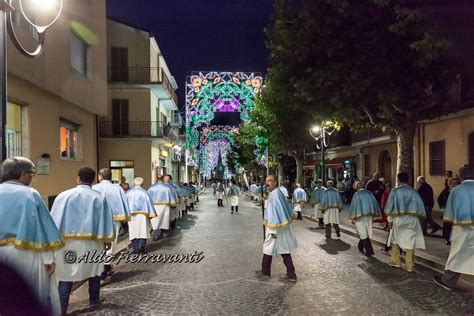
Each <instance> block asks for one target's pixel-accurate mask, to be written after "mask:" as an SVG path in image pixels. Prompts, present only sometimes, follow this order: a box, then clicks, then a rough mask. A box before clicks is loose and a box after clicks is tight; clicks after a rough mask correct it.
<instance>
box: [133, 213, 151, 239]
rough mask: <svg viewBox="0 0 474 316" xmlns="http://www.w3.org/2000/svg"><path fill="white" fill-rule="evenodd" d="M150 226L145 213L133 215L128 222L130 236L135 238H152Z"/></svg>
mask: <svg viewBox="0 0 474 316" xmlns="http://www.w3.org/2000/svg"><path fill="white" fill-rule="evenodd" d="M149 231H150V227H149V225H148V216H147V215H145V214H136V215H132V220H131V221H130V222H128V237H129V239H130V240H134V239H148V238H150V234H149Z"/></svg>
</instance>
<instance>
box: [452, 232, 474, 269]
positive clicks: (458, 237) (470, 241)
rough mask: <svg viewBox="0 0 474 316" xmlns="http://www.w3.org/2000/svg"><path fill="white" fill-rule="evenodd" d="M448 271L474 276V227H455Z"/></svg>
mask: <svg viewBox="0 0 474 316" xmlns="http://www.w3.org/2000/svg"><path fill="white" fill-rule="evenodd" d="M445 269H446V270H449V271H453V272H458V273H463V274H470V275H474V227H473V226H462V225H454V226H453V233H452V235H451V250H450V251H449V257H448V261H447V262H446V268H445Z"/></svg>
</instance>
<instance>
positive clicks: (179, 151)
mask: <svg viewBox="0 0 474 316" xmlns="http://www.w3.org/2000/svg"><path fill="white" fill-rule="evenodd" d="M173 149H174V152H175V153H176V154H177V155H178V182H179V181H180V174H181V152H182V150H183V147H181V146H180V145H174V146H173Z"/></svg>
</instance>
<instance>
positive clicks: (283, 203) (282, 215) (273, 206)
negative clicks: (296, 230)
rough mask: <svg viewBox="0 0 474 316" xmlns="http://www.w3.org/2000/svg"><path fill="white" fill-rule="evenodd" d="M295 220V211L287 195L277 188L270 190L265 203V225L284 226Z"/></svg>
mask: <svg viewBox="0 0 474 316" xmlns="http://www.w3.org/2000/svg"><path fill="white" fill-rule="evenodd" d="M292 221H293V213H292V211H291V208H290V205H289V204H288V202H287V200H286V198H285V195H284V194H283V192H281V190H280V189H278V188H276V189H275V190H273V191H272V192H270V196H269V197H268V200H267V202H266V203H265V213H264V219H263V225H265V226H266V227H269V228H282V227H285V226H287V225H289V224H290V223H291V222H292Z"/></svg>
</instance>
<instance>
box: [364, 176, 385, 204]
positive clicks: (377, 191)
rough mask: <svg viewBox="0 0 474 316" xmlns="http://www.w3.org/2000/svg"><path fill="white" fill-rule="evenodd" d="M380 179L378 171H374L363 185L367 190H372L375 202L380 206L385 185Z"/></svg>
mask: <svg viewBox="0 0 474 316" xmlns="http://www.w3.org/2000/svg"><path fill="white" fill-rule="evenodd" d="M379 179H380V173H378V172H376V173H374V175H373V176H372V179H370V180H369V181H368V182H367V184H366V185H365V189H366V190H367V191H370V192H372V194H373V195H374V196H375V199H376V200H377V203H379V207H380V202H381V200H382V194H383V191H385V186H384V184H383V183H382V181H380V180H379Z"/></svg>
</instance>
